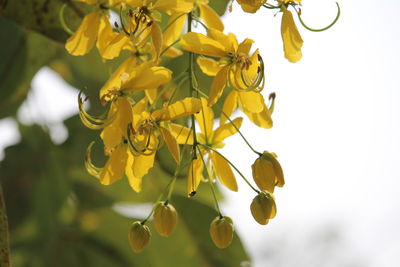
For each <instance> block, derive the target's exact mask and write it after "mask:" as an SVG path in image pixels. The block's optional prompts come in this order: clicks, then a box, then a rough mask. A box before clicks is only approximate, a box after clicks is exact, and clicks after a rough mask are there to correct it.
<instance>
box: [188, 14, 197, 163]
mask: <svg viewBox="0 0 400 267" xmlns="http://www.w3.org/2000/svg"><path fill="white" fill-rule="evenodd" d="M192 20H193V18H192V12H190V13H189V14H188V27H187V31H188V32H191V31H192ZM193 57H194V54H193V53H192V52H189V89H190V92H189V94H190V97H193V91H194V90H195V88H194V87H193ZM191 119H192V131H193V158H194V159H195V158H196V146H197V137H196V124H195V119H194V115H193V114H192V115H191Z"/></svg>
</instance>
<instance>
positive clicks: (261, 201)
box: [250, 191, 276, 225]
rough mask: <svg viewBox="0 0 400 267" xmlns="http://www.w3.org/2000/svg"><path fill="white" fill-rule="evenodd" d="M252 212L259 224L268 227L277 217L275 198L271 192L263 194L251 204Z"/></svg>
mask: <svg viewBox="0 0 400 267" xmlns="http://www.w3.org/2000/svg"><path fill="white" fill-rule="evenodd" d="M250 210H251V214H252V215H253V218H254V219H255V220H256V221H257V222H258V223H259V224H262V225H266V224H267V223H268V221H269V219H273V218H274V217H275V215H276V205H275V199H274V196H273V195H272V194H271V193H269V192H265V191H264V192H261V193H260V194H258V195H257V196H256V197H255V198H254V199H253V201H252V202H251V205H250Z"/></svg>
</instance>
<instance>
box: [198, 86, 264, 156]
mask: <svg viewBox="0 0 400 267" xmlns="http://www.w3.org/2000/svg"><path fill="white" fill-rule="evenodd" d="M196 91H197V92H198V93H200V94H201V95H202V96H204V97H206V98H208V96H207V95H206V94H205V93H203V92H202V91H200V90H199V89H197V88H196ZM221 113H222V114H223V115H224V116H225V117H226V118H227V119H228V121H229V122H230V123H231V124H232V126H233V127H234V128H235V130H236V131H237V132H238V133H239V134H240V136H241V137H242V139H243V140H244V141H245V142H246V144H247V145H248V146H249V148H250V149H251V150H252V151H253V152H254V153H256V154H257V155H259V156H262V153H260V152H258V151H257V150H255V149H254V148H253V147H252V146H251V145H250V143H249V142H248V141H247V139H246V138H245V137H244V135H243V134H242V132H241V131H240V130H239V128H238V127H236V125H235V124H234V123H233V121H232V120H231V118H229V116H228V115H227V114H226V113H225V112H223V111H221Z"/></svg>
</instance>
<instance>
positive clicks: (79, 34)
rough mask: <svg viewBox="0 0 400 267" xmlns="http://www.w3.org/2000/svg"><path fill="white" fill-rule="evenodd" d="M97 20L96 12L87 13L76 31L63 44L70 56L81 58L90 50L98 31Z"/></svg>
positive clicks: (98, 18)
mask: <svg viewBox="0 0 400 267" xmlns="http://www.w3.org/2000/svg"><path fill="white" fill-rule="evenodd" d="M99 20H100V15H99V13H98V12H92V13H89V14H88V15H86V16H85V17H84V18H83V20H82V22H81V25H80V26H79V28H78V30H77V31H76V32H75V33H74V34H73V35H72V36H71V37H70V38H68V40H67V42H66V43H65V48H66V49H67V51H68V52H69V53H70V54H71V55H74V56H82V55H85V54H87V53H88V52H89V51H90V50H91V49H92V47H93V45H94V44H95V42H96V39H97V33H98V31H99V24H100V23H99V22H100V21H99Z"/></svg>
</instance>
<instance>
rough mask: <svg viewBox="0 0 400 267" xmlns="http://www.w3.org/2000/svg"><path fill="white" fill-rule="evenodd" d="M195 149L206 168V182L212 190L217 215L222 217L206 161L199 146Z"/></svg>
mask: <svg viewBox="0 0 400 267" xmlns="http://www.w3.org/2000/svg"><path fill="white" fill-rule="evenodd" d="M197 149H198V150H199V155H200V157H201V160H202V161H203V165H204V168H206V173H207V178H208V182H209V184H210V188H211V192H212V195H213V198H214V203H215V209H216V210H217V212H218V215H219V216H220V217H223V216H222V213H221V210H220V208H219V205H218V200H217V196H216V194H215V190H214V185H213V184H212V180H211V175H210V172H209V170H208V168H207V164H206V162H205V160H204V157H203V154H201V151H200V148H199V147H197Z"/></svg>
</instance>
